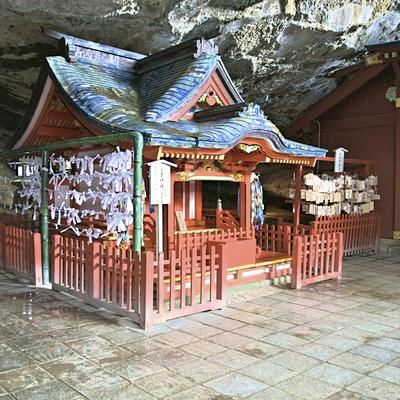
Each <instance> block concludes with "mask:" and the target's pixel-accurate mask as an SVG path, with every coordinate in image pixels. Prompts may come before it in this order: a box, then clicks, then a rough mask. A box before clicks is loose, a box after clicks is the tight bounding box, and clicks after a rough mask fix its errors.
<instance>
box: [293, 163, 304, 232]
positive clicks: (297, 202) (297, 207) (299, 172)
mask: <svg viewBox="0 0 400 400" xmlns="http://www.w3.org/2000/svg"><path fill="white" fill-rule="evenodd" d="M302 177H303V166H302V165H296V173H295V195H294V219H293V233H294V234H297V233H298V229H299V224H300V212H301V180H302Z"/></svg>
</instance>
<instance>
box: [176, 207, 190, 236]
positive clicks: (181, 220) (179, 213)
mask: <svg viewBox="0 0 400 400" xmlns="http://www.w3.org/2000/svg"><path fill="white" fill-rule="evenodd" d="M175 217H176V222H177V223H178V229H179V231H180V232H186V231H187V226H186V222H185V218H183V213H182V211H175Z"/></svg>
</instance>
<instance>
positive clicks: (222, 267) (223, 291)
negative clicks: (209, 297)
mask: <svg viewBox="0 0 400 400" xmlns="http://www.w3.org/2000/svg"><path fill="white" fill-rule="evenodd" d="M218 253H219V268H218V276H217V299H218V300H221V302H222V307H225V306H226V304H227V297H228V296H227V291H228V280H227V279H228V277H227V273H228V266H227V264H226V259H227V254H226V245H225V244H224V243H220V244H218Z"/></svg>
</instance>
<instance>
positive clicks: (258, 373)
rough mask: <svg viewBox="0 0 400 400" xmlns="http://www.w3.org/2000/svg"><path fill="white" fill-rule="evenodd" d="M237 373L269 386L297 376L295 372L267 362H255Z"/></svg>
mask: <svg viewBox="0 0 400 400" xmlns="http://www.w3.org/2000/svg"><path fill="white" fill-rule="evenodd" d="M238 372H240V373H242V374H244V375H247V376H249V377H250V378H254V379H257V380H259V381H261V382H264V383H266V384H267V385H270V386H273V385H276V384H277V383H279V382H282V381H284V380H285V379H288V378H290V377H292V376H294V375H296V374H297V372H294V371H291V370H290V369H287V368H285V367H282V366H280V365H278V364H275V363H272V362H269V361H268V360H266V361H259V362H256V363H254V364H251V365H249V366H247V367H245V368H243V369H241V370H239V371H238Z"/></svg>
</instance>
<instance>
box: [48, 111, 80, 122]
mask: <svg viewBox="0 0 400 400" xmlns="http://www.w3.org/2000/svg"><path fill="white" fill-rule="evenodd" d="M45 118H46V119H51V120H56V121H66V122H74V121H76V118H75V116H74V115H73V114H71V113H69V112H65V111H49V112H48V113H47V114H46V117H45Z"/></svg>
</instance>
